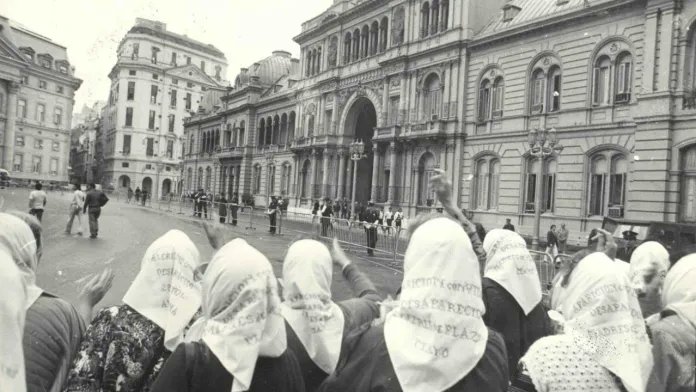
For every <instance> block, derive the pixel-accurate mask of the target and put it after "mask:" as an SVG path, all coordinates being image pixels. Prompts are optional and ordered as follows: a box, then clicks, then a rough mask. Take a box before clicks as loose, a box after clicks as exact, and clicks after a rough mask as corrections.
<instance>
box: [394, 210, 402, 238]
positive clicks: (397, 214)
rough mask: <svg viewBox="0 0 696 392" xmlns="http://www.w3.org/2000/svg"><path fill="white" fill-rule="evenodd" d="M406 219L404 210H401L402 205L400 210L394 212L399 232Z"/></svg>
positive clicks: (395, 224)
mask: <svg viewBox="0 0 696 392" xmlns="http://www.w3.org/2000/svg"><path fill="white" fill-rule="evenodd" d="M403 220H404V212H403V211H402V210H401V207H399V209H398V210H396V212H395V213H394V227H396V231H397V233H398V232H399V231H401V225H402V224H403Z"/></svg>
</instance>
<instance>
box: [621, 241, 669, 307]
mask: <svg viewBox="0 0 696 392" xmlns="http://www.w3.org/2000/svg"><path fill="white" fill-rule="evenodd" d="M626 266H627V268H628V276H629V279H631V284H633V289H634V290H635V291H636V294H637V295H638V302H639V303H640V308H641V310H642V311H643V317H644V318H647V317H649V316H650V315H653V314H655V313H658V312H659V311H660V310H661V307H660V295H661V294H660V293H661V290H662V282H663V281H664V279H665V275H667V270H669V266H670V264H669V252H667V249H665V247H664V246H662V244H660V243H659V242H655V241H648V242H644V243H642V244H640V246H638V247H637V248H636V249H635V250H634V251H633V253H632V254H631V264H630V266H629V265H626Z"/></svg>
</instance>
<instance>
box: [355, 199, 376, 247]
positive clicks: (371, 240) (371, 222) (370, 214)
mask: <svg viewBox="0 0 696 392" xmlns="http://www.w3.org/2000/svg"><path fill="white" fill-rule="evenodd" d="M356 212H357V211H356ZM360 221H361V222H362V223H363V225H365V236H366V237H367V254H368V255H370V256H374V254H375V246H376V245H377V225H378V221H379V211H378V210H377V208H375V203H373V202H371V201H370V202H368V203H367V208H366V209H365V210H363V212H362V214H360Z"/></svg>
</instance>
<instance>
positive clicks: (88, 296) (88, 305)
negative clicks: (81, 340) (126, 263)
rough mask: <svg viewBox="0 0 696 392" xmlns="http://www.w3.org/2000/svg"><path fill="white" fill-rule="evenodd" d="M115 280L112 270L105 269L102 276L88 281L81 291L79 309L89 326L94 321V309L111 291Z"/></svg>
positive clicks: (99, 275)
mask: <svg viewBox="0 0 696 392" xmlns="http://www.w3.org/2000/svg"><path fill="white" fill-rule="evenodd" d="M113 280H114V273H113V271H111V269H110V268H107V269H105V270H104V271H103V272H102V273H101V274H98V275H95V276H93V277H92V279H90V280H89V281H87V283H85V284H84V286H82V288H81V289H80V295H79V297H78V303H77V309H78V312H79V313H80V316H82V319H83V320H84V321H85V324H89V323H90V322H91V321H92V309H94V305H96V304H98V303H99V301H101V300H102V299H103V298H104V295H106V293H107V292H109V290H110V289H111V284H112V283H113Z"/></svg>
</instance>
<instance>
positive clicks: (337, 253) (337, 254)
mask: <svg viewBox="0 0 696 392" xmlns="http://www.w3.org/2000/svg"><path fill="white" fill-rule="evenodd" d="M331 258H332V259H333V261H334V263H336V264H337V265H338V266H340V267H341V269H343V268H346V266H347V265H348V264H350V259H349V258H348V256H347V255H346V253H345V252H344V251H343V249H342V248H341V245H340V244H339V243H338V239H336V238H334V239H333V246H332V247H331Z"/></svg>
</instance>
